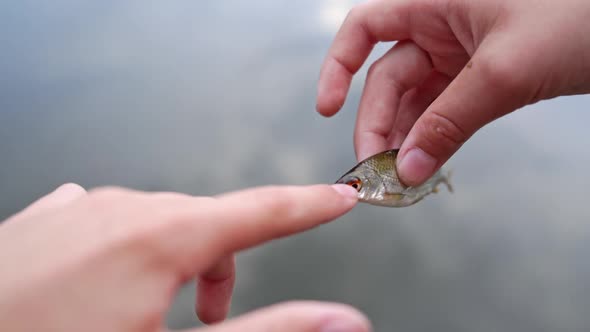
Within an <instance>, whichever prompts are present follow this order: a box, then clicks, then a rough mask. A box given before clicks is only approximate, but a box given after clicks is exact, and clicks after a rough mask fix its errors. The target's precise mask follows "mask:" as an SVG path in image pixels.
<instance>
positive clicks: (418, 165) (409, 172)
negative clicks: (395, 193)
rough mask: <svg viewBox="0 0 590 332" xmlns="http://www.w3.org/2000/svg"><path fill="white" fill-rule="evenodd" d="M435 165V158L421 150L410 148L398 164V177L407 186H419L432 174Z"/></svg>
mask: <svg viewBox="0 0 590 332" xmlns="http://www.w3.org/2000/svg"><path fill="white" fill-rule="evenodd" d="M437 163H438V161H437V160H436V158H434V157H433V156H431V155H429V154H428V153H426V152H424V151H423V150H422V149H420V148H412V149H411V150H410V151H408V153H406V155H405V156H404V157H403V158H402V160H400V162H399V164H398V169H399V173H400V177H402V180H403V182H405V183H406V184H408V185H417V184H420V183H422V182H424V181H425V180H426V179H427V178H428V177H429V176H430V175H431V174H432V172H434V168H435V167H436V164H437ZM402 174H403V176H402Z"/></svg>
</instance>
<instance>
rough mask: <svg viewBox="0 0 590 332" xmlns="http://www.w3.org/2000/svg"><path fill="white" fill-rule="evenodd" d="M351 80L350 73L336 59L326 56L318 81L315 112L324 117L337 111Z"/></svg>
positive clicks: (342, 102) (341, 104)
mask: <svg viewBox="0 0 590 332" xmlns="http://www.w3.org/2000/svg"><path fill="white" fill-rule="evenodd" d="M351 81H352V74H351V73H350V72H349V71H348V70H347V69H346V68H344V67H343V66H342V64H340V63H339V62H338V61H336V60H334V59H333V58H331V57H328V58H327V59H326V61H325V63H324V65H323V68H322V70H321V74H320V79H319V81H318V91H317V102H316V110H317V112H318V113H320V114H321V115H323V116H325V117H331V116H333V115H335V114H336V113H338V111H340V109H341V108H342V106H344V102H345V101H346V95H347V94H348V89H349V87H350V83H351Z"/></svg>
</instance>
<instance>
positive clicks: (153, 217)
mask: <svg viewBox="0 0 590 332" xmlns="http://www.w3.org/2000/svg"><path fill="white" fill-rule="evenodd" d="M355 202H356V191H355V190H354V189H351V188H347V187H346V186H342V185H341V186H338V187H334V188H331V187H330V186H325V185H318V186H309V187H267V188H256V189H250V190H244V191H240V192H234V193H229V194H224V195H220V196H218V197H190V196H187V195H181V194H175V193H143V192H138V191H131V190H126V189H120V188H103V189H98V190H95V191H91V192H90V193H86V191H85V190H84V189H83V188H81V187H79V186H77V185H73V184H68V185H64V186H61V187H60V188H58V189H57V190H56V191H54V192H53V193H51V194H49V195H47V196H45V197H44V198H42V199H40V200H39V201H37V202H36V203H34V204H32V205H31V206H29V207H28V208H27V209H25V210H24V211H22V212H20V213H19V214H17V215H15V216H13V217H11V218H10V219H8V220H7V221H6V222H5V223H2V224H0V263H1V264H2V278H0V330H2V331H52V332H53V331H100V332H104V331H118V332H129V331H141V332H146V331H161V330H165V329H164V327H163V326H162V324H163V318H164V315H165V313H166V312H167V310H168V309H169V305H170V304H171V301H172V300H173V297H174V295H175V293H176V292H177V290H178V289H179V287H180V286H181V285H182V284H184V283H186V282H188V281H190V280H192V279H195V278H198V291H197V301H196V302H197V308H196V310H197V313H198V316H199V317H200V318H201V320H202V321H204V322H205V323H212V322H219V321H221V320H223V319H224V318H225V316H226V314H227V312H228V307H229V302H230V298H231V293H232V289H233V284H234V265H233V254H234V253H235V252H238V251H240V250H243V249H246V248H249V247H252V246H255V245H259V244H261V243H263V242H266V241H269V240H272V239H276V238H280V237H283V236H287V235H290V234H294V233H297V232H302V231H305V230H308V229H310V228H313V227H316V226H318V225H320V224H322V223H324V222H327V221H330V220H332V219H334V218H336V217H338V216H340V215H342V214H344V213H346V212H347V211H348V210H350V209H351V208H352V207H353V206H354V204H355ZM328 328H333V329H334V330H329V329H328ZM337 328H341V329H342V330H336V329H337ZM346 328H348V329H346ZM324 329H325V331H351V332H357V331H358V332H364V331H368V330H369V327H368V322H367V321H366V319H365V318H364V317H363V316H362V315H361V314H359V313H358V312H356V311H354V310H353V309H351V308H348V307H346V306H343V305H337V304H321V303H315V302H297V303H288V304H283V305H275V306H273V307H270V308H267V309H263V310H260V311H257V312H255V313H252V314H248V315H245V316H243V317H240V318H237V319H234V320H230V321H228V322H226V323H222V324H216V325H213V326H211V327H207V328H203V329H198V330H197V331H202V332H205V331H207V332H230V331H253V332H255V331H286V332H299V331H301V332H304V331H305V332H307V331H310V332H311V331H324Z"/></svg>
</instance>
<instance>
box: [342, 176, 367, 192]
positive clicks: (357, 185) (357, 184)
mask: <svg viewBox="0 0 590 332" xmlns="http://www.w3.org/2000/svg"><path fill="white" fill-rule="evenodd" d="M346 184H347V185H349V186H351V187H353V188H354V189H356V191H360V190H361V188H362V186H363V183H362V181H361V179H359V178H357V177H354V178H351V179H349V180H348V181H346Z"/></svg>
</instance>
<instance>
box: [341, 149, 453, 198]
mask: <svg viewBox="0 0 590 332" xmlns="http://www.w3.org/2000/svg"><path fill="white" fill-rule="evenodd" d="M398 151H399V150H398V149H395V150H388V151H384V152H381V153H378V154H376V155H374V156H371V157H369V158H367V159H365V160H363V161H361V162H360V163H358V164H357V165H356V166H354V168H352V169H351V170H350V171H348V172H346V174H344V175H343V176H342V177H341V178H340V179H338V181H336V183H343V184H347V185H349V186H351V187H353V188H355V189H356V190H357V191H358V193H359V194H358V197H359V201H361V202H364V203H368V204H372V205H378V206H388V207H405V206H410V205H413V204H416V203H418V202H419V201H421V200H422V199H423V198H424V197H425V196H427V195H429V194H431V193H437V192H438V188H437V187H438V185H439V184H441V183H444V184H445V185H446V187H447V189H448V190H449V192H453V187H452V186H451V184H450V182H449V178H450V172H448V173H446V174H443V173H442V171H441V170H438V171H437V172H436V174H434V175H433V176H432V177H431V178H430V179H428V180H427V181H426V182H425V183H424V184H422V185H420V186H417V187H409V186H406V185H404V184H403V183H401V181H400V180H399V177H398V175H397V170H396V166H395V163H396V158H397V153H398Z"/></svg>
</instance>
